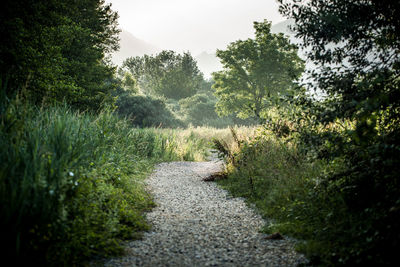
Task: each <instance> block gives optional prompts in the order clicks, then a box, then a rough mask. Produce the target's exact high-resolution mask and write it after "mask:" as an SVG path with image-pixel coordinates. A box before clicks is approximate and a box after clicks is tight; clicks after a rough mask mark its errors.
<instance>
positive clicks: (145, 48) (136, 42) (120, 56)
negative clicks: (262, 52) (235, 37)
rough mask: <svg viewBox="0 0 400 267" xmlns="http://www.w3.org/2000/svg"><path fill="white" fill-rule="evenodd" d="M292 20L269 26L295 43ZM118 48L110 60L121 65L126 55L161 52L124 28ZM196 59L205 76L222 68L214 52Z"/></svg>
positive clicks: (207, 76) (273, 31) (206, 53)
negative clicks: (290, 27) (291, 28)
mask: <svg viewBox="0 0 400 267" xmlns="http://www.w3.org/2000/svg"><path fill="white" fill-rule="evenodd" d="M293 23H294V21H293V20H285V21H282V22H280V23H277V24H274V25H272V27H271V32H272V33H280V32H281V33H284V34H285V35H287V36H288V37H289V38H290V41H291V42H295V43H297V42H298V41H299V40H298V39H296V38H295V37H294V33H293V32H292V31H291V30H290V29H289V26H290V25H293ZM119 37H120V50H119V51H117V52H114V53H113V54H112V55H111V58H112V62H113V63H114V64H115V65H119V66H120V65H122V62H123V61H124V60H125V59H127V58H128V57H135V56H143V55H145V54H147V55H151V54H156V53H159V52H161V49H160V48H158V47H156V46H154V45H152V44H149V43H147V42H145V41H143V40H141V39H139V38H137V37H135V36H133V35H132V34H131V33H130V32H128V31H126V30H124V29H123V30H122V31H121V33H120V36H119ZM194 58H195V59H196V61H197V64H198V67H199V69H200V71H201V72H202V73H203V74H204V76H205V78H210V77H211V73H212V72H215V71H219V70H221V69H222V65H221V63H220V61H219V59H218V58H217V56H216V54H215V52H206V51H204V52H202V53H200V54H198V55H197V56H195V57H194Z"/></svg>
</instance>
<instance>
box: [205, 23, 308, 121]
mask: <svg viewBox="0 0 400 267" xmlns="http://www.w3.org/2000/svg"><path fill="white" fill-rule="evenodd" d="M254 29H255V38H254V39H247V40H244V41H243V40H239V41H236V42H233V43H231V44H230V45H229V46H228V47H227V49H226V50H218V51H217V56H218V57H219V58H220V60H221V63H222V65H223V68H224V69H223V70H222V71H219V72H215V73H213V78H214V80H215V84H214V89H215V94H216V96H217V97H218V99H219V100H218V103H217V110H218V112H219V113H220V114H222V115H227V114H230V113H232V112H237V113H238V114H239V116H240V117H242V118H247V117H255V118H260V117H261V113H262V112H263V111H264V110H266V109H267V108H268V107H270V106H272V102H273V100H272V99H273V98H274V97H277V96H278V94H280V93H285V91H286V90H288V89H290V88H292V87H293V85H294V81H295V80H296V79H297V78H299V77H300V75H301V74H302V72H303V70H304V62H303V61H302V60H301V59H300V58H299V56H298V54H297V47H296V45H294V44H291V43H290V42H289V39H288V38H287V37H285V36H284V35H283V34H273V33H271V23H270V22H267V21H264V22H255V23H254Z"/></svg>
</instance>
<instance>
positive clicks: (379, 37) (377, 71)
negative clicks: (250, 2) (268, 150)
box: [280, 0, 400, 266]
mask: <svg viewBox="0 0 400 267" xmlns="http://www.w3.org/2000/svg"><path fill="white" fill-rule="evenodd" d="M280 2H281V7H280V8H281V12H282V13H283V14H285V15H286V16H288V17H291V18H293V19H294V20H295V23H294V25H295V26H294V27H293V29H294V31H296V32H297V37H299V38H301V39H302V40H303V41H304V47H306V48H308V49H307V50H306V51H309V52H308V57H309V59H310V60H312V61H313V62H314V64H315V65H316V66H317V68H316V70H315V71H312V72H311V77H312V78H313V79H314V83H313V84H312V86H317V87H318V88H319V89H320V90H322V91H323V92H325V94H326V98H325V99H324V100H323V101H320V102H317V103H310V101H307V100H306V99H305V98H303V101H304V103H307V104H308V105H309V107H311V108H307V109H304V112H305V113H306V114H307V115H308V116H309V117H313V118H316V120H315V124H316V125H324V126H327V125H329V124H330V123H332V122H335V121H337V120H338V119H340V120H347V121H350V122H353V123H354V127H352V128H349V129H346V131H342V132H340V133H335V132H333V131H331V130H329V129H330V128H329V127H327V128H326V131H325V135H323V136H321V135H320V136H314V137H313V139H314V140H316V142H319V143H320V144H325V146H326V144H328V146H329V153H327V154H326V155H321V156H323V157H325V158H330V159H331V158H336V159H338V158H339V159H342V160H343V161H344V162H346V163H347V166H346V168H342V170H341V172H339V173H333V174H329V175H327V177H326V178H325V179H324V180H325V182H326V184H327V185H328V189H327V190H328V193H327V194H329V190H333V191H335V192H340V194H341V195H342V197H343V199H344V200H345V202H346V204H347V206H348V209H349V213H350V214H349V218H348V221H350V222H351V223H350V225H351V228H344V227H343V228H340V229H341V230H342V231H343V232H345V234H344V235H345V236H348V238H341V239H338V240H337V241H336V242H339V243H338V244H336V246H335V248H331V251H329V254H328V253H327V254H326V255H324V257H326V258H328V259H329V260H331V261H333V262H334V263H336V264H337V263H341V264H346V265H352V264H358V265H362V264H373V265H380V266H384V265H385V266H389V265H394V262H393V261H392V259H394V256H395V255H393V254H392V253H391V251H393V248H398V247H399V246H400V243H399V240H400V228H399V224H398V221H399V220H400V198H399V196H400V189H399V188H400V187H399V184H400V176H399V174H398V166H399V164H400V157H399V156H398V155H399V150H400V101H399V99H400V84H399V83H400V37H399V34H398V33H399V32H400V19H399V16H398V14H399V12H400V2H399V1H395V0H388V1H366V0H354V1H345V0H334V1H322V0H310V1H297V0H296V1H285V0H280ZM338 140H340V142H338ZM327 221H329V220H328V219H327ZM329 223H333V222H329ZM329 238H330V241H332V240H336V239H337V237H336V236H333V237H332V236H331V237H329ZM329 238H327V239H328V240H329ZM340 240H341V241H340ZM340 242H341V243H340ZM332 255H335V256H332Z"/></svg>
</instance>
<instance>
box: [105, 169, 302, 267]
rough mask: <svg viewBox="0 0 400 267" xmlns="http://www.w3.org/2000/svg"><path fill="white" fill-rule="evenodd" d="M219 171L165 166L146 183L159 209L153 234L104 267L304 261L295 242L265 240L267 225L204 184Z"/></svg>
mask: <svg viewBox="0 0 400 267" xmlns="http://www.w3.org/2000/svg"><path fill="white" fill-rule="evenodd" d="M220 169H221V164H220V163H218V162H216V161H212V162H172V163H162V164H159V165H158V166H157V168H156V171H155V172H154V173H153V174H152V175H151V177H150V178H149V179H148V180H147V183H148V187H149V190H150V191H151V192H152V194H153V195H154V199H155V201H156V203H157V207H156V208H154V209H153V210H152V212H150V213H148V215H147V218H148V221H149V222H150V224H152V226H153V227H152V230H151V231H150V232H148V233H145V234H144V237H143V240H137V241H132V242H130V243H128V245H127V249H126V250H127V253H126V255H125V256H124V257H122V258H114V259H110V260H107V261H106V262H105V266H295V265H297V264H298V263H299V262H304V260H305V259H304V257H303V256H301V255H299V254H297V253H296V252H294V250H293V242H292V241H289V240H288V239H287V238H285V239H284V240H267V239H265V236H266V235H265V234H261V233H259V230H260V228H261V227H262V226H263V224H264V221H263V220H262V218H261V217H260V216H259V215H257V214H256V213H255V212H254V211H253V210H251V209H249V208H248V207H247V206H246V204H245V202H244V201H243V200H242V199H239V198H232V197H230V196H229V194H228V193H227V192H226V191H224V190H222V189H220V188H218V187H217V186H216V185H215V184H214V183H212V182H204V181H202V179H203V178H204V177H207V176H209V175H210V174H211V173H215V172H217V171H219V170H220Z"/></svg>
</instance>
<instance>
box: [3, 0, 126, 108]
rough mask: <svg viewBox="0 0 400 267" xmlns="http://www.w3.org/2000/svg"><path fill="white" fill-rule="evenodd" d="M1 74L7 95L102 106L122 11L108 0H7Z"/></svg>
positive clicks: (80, 105) (107, 87) (107, 89)
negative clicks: (112, 8)
mask: <svg viewBox="0 0 400 267" xmlns="http://www.w3.org/2000/svg"><path fill="white" fill-rule="evenodd" d="M0 18H1V21H2V24H1V26H0V35H1V36H2V38H3V39H4V40H7V41H5V42H2V43H1V44H0V71H1V73H0V75H1V79H2V80H3V81H7V94H8V95H9V96H10V95H14V94H16V93H22V95H23V96H24V97H25V98H27V99H29V100H31V101H33V102H34V103H43V102H44V103H51V102H59V101H62V100H64V99H65V100H66V101H67V102H68V103H69V104H71V105H74V106H75V107H77V108H81V109H92V110H96V109H98V108H99V107H100V106H101V104H102V103H103V102H104V101H108V100H110V98H108V96H109V92H110V90H112V89H113V86H112V84H110V83H109V82H108V81H109V79H110V78H111V77H112V75H113V73H114V68H113V67H111V66H109V65H107V64H106V59H105V55H106V54H107V53H109V52H111V51H113V50H115V49H117V48H118V38H117V34H118V32H119V30H118V29H117V18H118V16H117V14H116V13H115V12H113V11H112V10H111V8H110V5H109V4H108V5H106V4H105V3H104V0H83V1H74V0H67V1H60V0H49V1H48V0H46V1H44V0H39V1H33V0H19V1H9V0H6V2H5V3H3V5H2V10H1V13H0Z"/></svg>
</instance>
